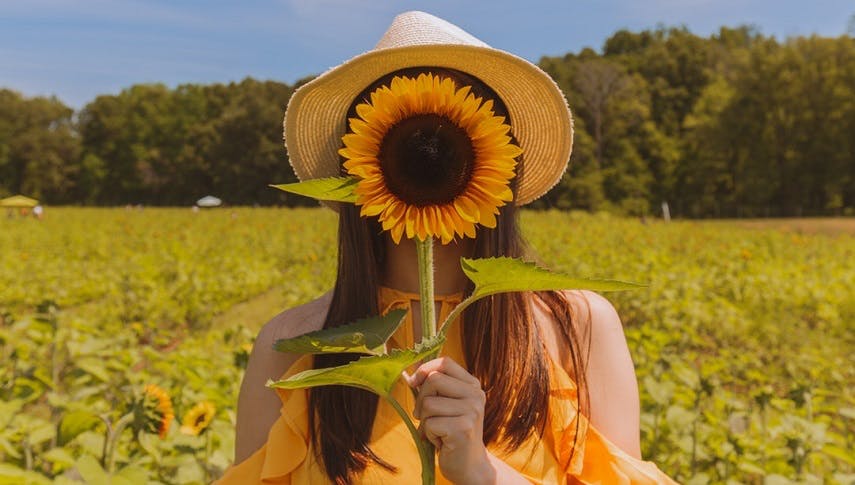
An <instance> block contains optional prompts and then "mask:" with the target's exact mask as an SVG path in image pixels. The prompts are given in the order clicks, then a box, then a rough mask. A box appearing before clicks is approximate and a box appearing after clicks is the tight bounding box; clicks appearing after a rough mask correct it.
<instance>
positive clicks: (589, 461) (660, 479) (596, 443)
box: [548, 363, 677, 485]
mask: <svg viewBox="0 0 855 485" xmlns="http://www.w3.org/2000/svg"><path fill="white" fill-rule="evenodd" d="M551 367H552V368H551V373H552V389H551V391H550V402H549V404H550V406H551V407H552V410H551V411H550V414H549V424H548V429H549V430H550V431H551V436H550V438H551V439H550V440H549V441H551V445H552V447H553V455H554V456H555V458H556V460H557V462H558V466H559V467H560V469H561V470H563V472H562V474H563V476H564V479H563V481H564V482H566V483H584V484H603V483H608V484H615V485H658V484H668V485H671V484H676V483H677V482H675V481H674V480H672V479H671V478H670V477H668V475H666V474H665V473H663V472H662V471H661V470H659V468H658V467H657V466H656V464H655V463H653V462H650V461H644V460H639V459H637V458H635V457H632V456H630V455H629V454H627V453H626V452H625V451H623V450H622V449H621V448H620V447H618V446H617V445H615V444H614V443H612V442H611V441H609V440H608V439H607V438H606V437H605V436H603V435H602V434H600V432H599V431H597V430H596V429H595V428H594V427H593V426H592V425H591V424H590V423H589V422H588V419H587V418H586V417H585V416H584V415H582V414H580V413H579V412H578V408H577V407H576V403H577V402H578V401H577V399H576V396H577V388H576V384H575V382H573V380H572V379H571V378H570V376H568V375H567V373H566V372H565V371H564V369H562V368H560V367H559V366H558V365H556V364H555V363H552V366H551ZM576 436H579V437H580V438H579V439H578V440H575V437H576ZM574 442H575V443H574Z"/></svg>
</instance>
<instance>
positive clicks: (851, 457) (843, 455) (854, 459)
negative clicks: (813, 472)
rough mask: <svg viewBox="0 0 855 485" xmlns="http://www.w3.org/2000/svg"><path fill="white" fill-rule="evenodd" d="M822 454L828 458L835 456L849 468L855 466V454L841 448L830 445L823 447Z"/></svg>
mask: <svg viewBox="0 0 855 485" xmlns="http://www.w3.org/2000/svg"><path fill="white" fill-rule="evenodd" d="M822 452H823V453H825V454H826V455H828V456H833V457H834V458H837V459H838V460H842V461H843V462H844V463H847V464H848V465H849V466H855V453H853V452H851V451H849V450H847V449H845V448H841V447H840V446H836V445H832V444H828V445H825V446H823V447H822Z"/></svg>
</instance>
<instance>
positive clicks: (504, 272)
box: [440, 257, 646, 333]
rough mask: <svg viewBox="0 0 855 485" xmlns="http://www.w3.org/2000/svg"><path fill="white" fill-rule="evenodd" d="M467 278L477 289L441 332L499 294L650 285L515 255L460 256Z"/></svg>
mask: <svg viewBox="0 0 855 485" xmlns="http://www.w3.org/2000/svg"><path fill="white" fill-rule="evenodd" d="M460 266H461V267H462V268H463V272H464V273H465V274H466V277H467V278H469V279H470V280H472V282H473V283H475V291H473V292H472V295H470V296H469V297H468V298H466V299H465V300H463V301H462V302H461V303H460V304H458V305H457V306H456V307H455V308H454V310H452V311H451V313H449V314H448V316H447V317H446V318H445V321H444V322H443V323H442V326H441V327H440V332H441V333H445V332H446V331H447V330H448V327H449V324H450V323H451V322H453V321H455V320H456V319H457V317H458V316H459V315H460V314H461V313H462V312H463V310H464V309H465V308H466V307H468V306H469V305H471V304H472V303H473V302H475V301H476V300H479V299H481V298H484V297H485V296H490V295H494V294H496V293H508V292H514V291H547V290H596V291H619V290H633V289H636V288H644V287H645V286H646V285H640V284H638V283H627V282H624V281H618V280H598V279H589V278H575V277H572V276H568V275H564V274H561V273H553V272H552V271H549V270H546V269H543V268H540V267H538V266H537V265H535V264H534V263H527V262H525V261H523V260H521V259H515V258H506V257H502V258H483V259H467V258H461V259H460Z"/></svg>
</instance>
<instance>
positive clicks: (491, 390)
mask: <svg viewBox="0 0 855 485" xmlns="http://www.w3.org/2000/svg"><path fill="white" fill-rule="evenodd" d="M438 66H442V67H438ZM413 93H417V94H413ZM469 94H471V95H472V96H469ZM396 113H397V114H396ZM396 116H399V117H396ZM354 120H355V121H354ZM348 126H349V129H346V127H348ZM572 139H573V125H572V120H571V116H570V112H569V110H568V107H567V101H566V100H565V98H564V96H563V94H562V92H561V90H560V89H559V88H558V86H557V85H556V84H555V82H554V81H553V80H552V79H551V78H550V77H549V75H548V74H546V73H545V72H543V71H542V70H541V69H539V68H538V67H537V66H535V65H534V64H532V63H530V62H528V61H526V60H524V59H522V58H520V57H516V56H514V55H512V54H509V53H506V52H503V51H499V50H496V49H493V48H491V47H489V46H487V45H486V44H484V43H483V42H482V41H480V40H478V39H476V38H475V37H473V36H472V35H470V34H468V33H466V32H464V31H463V30H461V29H460V28H459V27H457V26H455V25H452V24H450V23H448V22H446V21H444V20H442V19H439V18H437V17H434V16H432V15H428V14H425V13H422V12H408V13H405V14H402V15H399V16H398V17H396V18H395V20H394V21H393V23H392V25H391V26H390V28H389V29H388V31H387V32H386V34H385V35H384V37H383V39H381V41H380V43H379V44H378V46H377V47H376V48H375V49H374V50H373V51H371V52H368V53H366V54H363V55H360V56H357V57H355V58H353V59H351V60H349V61H347V62H345V63H344V64H342V65H340V66H339V67H336V68H333V69H331V70H330V71H327V72H326V73H324V74H322V75H320V76H319V77H317V78H315V79H314V80H312V81H310V82H308V83H307V84H304V85H303V86H301V87H300V88H299V89H298V90H297V91H296V92H295V93H294V95H293V96H292V97H291V100H290V102H289V105H288V108H287V112H286V115H285V141H286V145H287V147H288V154H289V157H290V161H291V164H292V166H293V168H294V171H295V172H296V174H297V175H298V176H299V177H300V179H301V180H307V179H316V178H322V177H332V176H338V175H341V174H343V173H345V171H347V173H349V174H351V175H354V176H358V178H359V179H360V182H359V183H360V184H363V183H365V184H366V185H364V186H363V185H360V188H365V192H363V193H362V194H361V196H362V197H365V199H363V200H362V202H361V204H362V205H360V206H357V205H353V204H339V205H338V206H337V211H338V217H339V226H338V227H339V232H338V248H339V254H338V274H337V277H336V281H335V285H334V288H333V289H332V290H331V291H330V292H328V293H326V294H325V295H323V296H321V297H320V298H318V299H316V300H314V301H312V302H309V303H307V304H305V305H302V306H300V307H298V308H294V309H290V310H287V311H285V312H283V313H281V314H280V315H278V316H276V317H274V318H273V320H272V321H270V322H269V323H268V324H267V325H265V326H264V328H263V329H262V330H261V332H260V334H259V336H258V338H257V339H256V341H255V344H254V346H253V350H252V353H251V356H250V358H249V363H248V366H247V369H246V374H245V377H244V381H243V384H242V386H241V391H240V397H239V402H238V411H237V430H236V434H237V439H236V452H235V465H234V466H232V467H231V468H230V469H229V470H227V471H226V474H225V476H224V477H223V478H222V479H221V482H220V483H222V484H241V485H245V484H256V483H294V484H297V483H300V484H303V483H402V484H415V483H419V482H420V473H421V470H420V461H419V457H418V453H417V451H416V447H415V445H414V443H413V441H412V440H411V438H410V434H409V432H408V430H407V428H406V425H405V423H404V422H403V421H402V420H401V419H400V418H399V416H398V415H397V414H396V411H395V410H394V409H393V408H392V406H391V405H390V404H389V403H387V402H386V401H385V400H383V399H378V397H377V396H375V395H373V394H371V393H368V392H367V391H363V390H361V389H355V388H351V387H344V386H331V387H322V388H313V389H311V390H309V391H307V390H303V389H301V390H292V391H284V390H279V391H278V392H274V391H272V390H271V389H269V388H267V387H266V386H265V384H266V383H267V381H268V380H269V379H277V378H280V377H282V376H283V375H286V376H289V375H293V374H294V373H296V372H300V371H306V370H309V369H313V368H315V369H319V368H324V367H330V366H333V365H341V364H343V363H345V362H347V361H349V360H351V359H352V356H348V355H338V354H327V355H318V356H312V355H294V354H285V353H280V352H276V351H274V350H273V344H274V342H275V341H276V340H277V339H281V338H291V337H296V336H298V335H302V334H304V333H306V332H310V331H314V330H319V329H321V328H333V327H337V326H339V325H342V324H344V323H348V322H352V321H355V320H357V319H359V318H362V317H365V316H366V315H377V314H380V313H382V312H385V311H388V310H390V309H392V308H405V309H409V310H410V311H409V312H408V313H407V314H406V317H405V321H404V323H403V324H402V326H401V327H400V328H399V330H398V331H397V332H396V333H395V334H394V335H393V336H392V338H391V340H390V346H391V347H392V348H396V347H398V348H400V347H410V346H412V345H413V344H414V342H416V341H418V340H419V338H420V334H421V316H420V314H419V312H417V311H413V309H414V307H415V306H416V305H418V299H419V295H418V284H419V283H418V277H417V272H416V271H417V270H416V261H415V260H416V258H415V255H416V250H415V243H414V241H413V239H412V238H414V237H418V238H419V239H422V240H424V239H425V238H426V237H428V236H430V237H436V238H437V243H436V244H435V246H434V251H435V253H434V254H435V256H434V257H435V262H436V275H437V276H436V278H437V279H436V294H437V301H436V304H437V305H438V308H439V311H438V312H437V313H438V315H439V319H440V321H441V320H442V319H443V318H444V317H445V316H446V315H448V313H449V312H450V310H451V308H453V307H454V306H455V305H456V304H457V303H459V302H460V301H461V300H462V299H464V298H466V297H467V296H468V295H470V294H471V292H472V286H471V282H470V281H469V280H468V279H467V278H466V276H465V274H464V273H463V271H462V269H461V265H460V258H461V257H464V256H465V257H470V258H471V257H478V258H487V257H499V256H509V257H523V256H525V255H526V249H525V244H524V242H523V240H522V237H521V235H520V231H519V226H518V210H519V209H518V207H519V206H521V205H524V204H527V203H529V202H531V201H533V200H535V199H537V198H538V197H540V196H542V195H543V194H544V193H546V192H547V191H548V190H549V189H550V188H551V187H553V186H554V185H555V184H556V183H557V182H558V181H559V180H560V179H561V177H562V175H563V174H564V173H565V170H566V167H567V163H568V160H569V157H570V151H571V146H572ZM476 147H477V149H476ZM343 159H344V161H343ZM360 174H361V175H360ZM363 210H367V211H369V212H371V213H372V214H373V215H370V214H368V215H363V213H362V212H361V211H363ZM494 210H495V212H494ZM437 221H440V222H437ZM381 222H382V225H381ZM476 225H477V226H478V227H475V226H476ZM431 231H438V232H431ZM425 234H427V235H425ZM404 235H406V237H404ZM440 238H441V241H442V244H440V243H439V241H440ZM455 328H456V329H457V330H455ZM592 335H593V338H591V336H592ZM584 356H589V358H585V357H584ZM408 384H409V386H411V388H410V387H408ZM411 391H414V392H415V393H416V396H415V397H414V396H413V393H412V392H411ZM393 395H394V397H395V399H396V400H398V401H399V402H400V403H401V404H402V406H403V407H404V408H405V411H406V412H407V413H410V412H413V410H414V408H415V409H416V410H417V411H418V418H419V419H420V421H419V425H420V429H421V432H422V433H423V434H424V435H425V436H426V437H427V438H428V439H429V440H430V441H431V442H432V443H433V444H434V445H435V446H436V452H437V478H438V483H442V478H444V479H445V480H446V481H448V482H451V483H482V482H483V483H502V484H517V483H531V482H535V483H603V484H611V483H623V484H671V483H674V482H673V480H671V479H670V478H668V477H667V476H666V475H665V474H664V473H662V472H661V471H660V470H659V469H658V468H657V466H656V465H655V464H654V463H652V462H649V461H643V460H642V459H641V447H640V438H639V434H640V424H639V413H640V410H639V397H638V384H637V380H636V375H635V370H634V368H633V363H632V360H631V358H630V354H629V350H628V348H627V342H626V338H625V336H624V333H623V328H622V325H621V322H620V319H619V317H618V314H617V313H616V311H615V309H614V307H613V306H612V304H611V303H609V301H608V300H607V299H605V298H604V297H602V296H600V295H599V294H597V293H594V292H591V291H569V290H568V291H537V292H525V293H522V292H520V293H503V294H498V295H494V296H493V297H491V298H488V299H483V300H479V301H477V302H475V303H474V304H473V305H472V306H470V307H468V308H467V309H466V310H465V311H464V312H463V314H462V316H461V318H460V319H459V321H458V322H457V323H455V327H454V328H452V330H451V332H449V335H448V341H447V343H446V344H445V347H444V349H443V357H442V358H439V359H434V360H431V361H428V362H425V363H423V364H421V366H419V367H418V369H416V370H415V371H414V374H413V375H412V377H406V378H405V379H402V380H400V381H399V382H398V383H397V387H396V388H395V390H394V391H393ZM440 474H441V475H440Z"/></svg>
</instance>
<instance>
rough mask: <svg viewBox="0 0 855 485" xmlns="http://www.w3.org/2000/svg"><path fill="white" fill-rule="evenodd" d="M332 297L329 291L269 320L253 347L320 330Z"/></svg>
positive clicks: (331, 292) (270, 344)
mask: <svg viewBox="0 0 855 485" xmlns="http://www.w3.org/2000/svg"><path fill="white" fill-rule="evenodd" d="M332 295H333V291H332V290H330V291H328V292H326V293H324V294H323V295H321V296H319V297H318V298H315V299H314V300H311V301H309V302H306V303H304V304H302V305H298V306H295V307H292V308H289V309H287V310H284V311H282V312H281V313H279V314H278V315H276V316H275V317H273V318H271V319H270V321H269V322H267V323H266V324H264V326H263V327H262V328H261V330H260V331H259V332H258V337H256V339H255V345H256V346H258V345H259V344H261V345H264V346H267V347H270V346H272V345H273V343H275V342H276V341H277V340H280V339H286V338H293V337H298V336H300V335H303V334H305V333H309V332H314V331H316V330H320V329H321V328H322V327H323V326H324V320H325V319H326V316H327V311H328V310H329V307H330V303H331V302H332ZM268 344H269V345H268Z"/></svg>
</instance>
